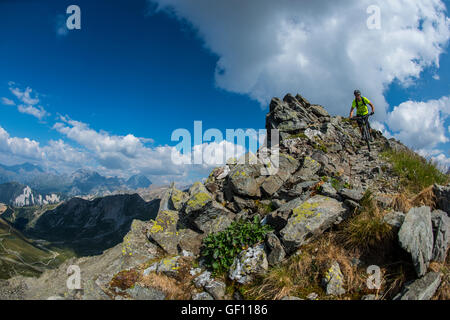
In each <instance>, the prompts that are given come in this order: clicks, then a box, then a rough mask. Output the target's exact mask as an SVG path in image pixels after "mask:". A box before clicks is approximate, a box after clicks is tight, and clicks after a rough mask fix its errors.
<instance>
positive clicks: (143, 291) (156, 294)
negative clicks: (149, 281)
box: [126, 284, 166, 300]
mask: <svg viewBox="0 0 450 320" xmlns="http://www.w3.org/2000/svg"><path fill="white" fill-rule="evenodd" d="M126 293H127V294H128V295H129V296H130V297H131V298H132V299H134V300H164V299H165V298H166V295H165V293H164V292H162V291H161V290H158V289H155V288H147V287H143V286H141V285H139V284H136V285H135V286H134V287H133V288H131V289H128V290H127V291H126Z"/></svg>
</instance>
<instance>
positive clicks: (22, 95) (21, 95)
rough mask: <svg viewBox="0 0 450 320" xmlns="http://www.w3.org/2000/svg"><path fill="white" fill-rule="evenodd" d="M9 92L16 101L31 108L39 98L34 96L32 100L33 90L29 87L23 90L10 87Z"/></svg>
mask: <svg viewBox="0 0 450 320" xmlns="http://www.w3.org/2000/svg"><path fill="white" fill-rule="evenodd" d="M9 90H10V91H11V93H12V94H13V95H15V96H16V98H17V99H19V100H20V101H21V102H22V103H24V104H27V105H31V106H33V105H35V104H38V103H39V98H38V97H37V95H36V94H35V97H34V98H33V97H31V95H32V93H33V89H31V88H30V87H27V88H26V89H25V90H21V89H20V88H17V87H14V86H10V87H9Z"/></svg>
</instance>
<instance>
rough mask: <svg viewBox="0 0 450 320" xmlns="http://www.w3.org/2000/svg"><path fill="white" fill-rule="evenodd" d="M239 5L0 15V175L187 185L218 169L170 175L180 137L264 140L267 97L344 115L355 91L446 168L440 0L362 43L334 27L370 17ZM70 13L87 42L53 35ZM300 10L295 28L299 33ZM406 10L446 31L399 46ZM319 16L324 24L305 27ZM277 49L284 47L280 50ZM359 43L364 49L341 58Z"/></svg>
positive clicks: (1, 7)
mask: <svg viewBox="0 0 450 320" xmlns="http://www.w3.org/2000/svg"><path fill="white" fill-rule="evenodd" d="M234 2H235V1H234V0H233V1H228V2H225V1H217V2H216V3H214V4H211V3H208V1H204V0H199V1H184V2H183V1H175V0H154V1H145V0H134V1H107V0H96V1H79V0H77V1H8V0H7V1H0V33H1V34H0V39H1V41H0V70H1V71H0V98H1V99H2V101H0V127H1V128H2V131H1V132H0V150H1V153H2V154H1V155H0V162H2V163H8V164H13V163H21V162H24V161H29V162H33V163H36V164H41V165H43V166H47V167H48V166H51V167H53V168H57V169H58V170H59V171H62V172H70V171H72V170H75V169H77V168H78V167H82V166H87V167H90V168H92V169H95V170H98V171H99V172H101V173H104V174H107V175H125V176H128V175H130V174H133V173H138V172H140V173H144V174H146V175H147V176H149V177H150V178H151V179H153V180H155V181H160V182H161V183H165V182H168V181H170V180H185V181H190V180H192V179H195V178H198V177H200V176H201V175H202V174H205V173H206V172H207V171H208V170H209V169H210V168H208V167H202V168H197V169H199V170H197V171H196V170H192V169H191V168H190V167H189V166H173V165H171V164H169V163H168V161H170V159H169V155H168V154H169V152H170V150H171V146H174V145H175V143H174V142H171V134H172V132H173V131H174V130H175V129H177V128H186V129H188V130H192V129H193V122H194V121H196V120H201V121H203V127H204V129H208V128H217V129H219V130H221V131H222V132H225V129H227V128H232V129H234V128H254V129H256V130H257V129H262V128H264V122H265V114H266V113H267V112H268V102H269V100H270V97H272V96H283V95H284V94H286V93H287V92H292V93H294V94H295V93H297V92H299V93H302V94H304V95H305V96H306V97H307V98H309V99H310V100H311V101H312V102H316V103H320V104H323V105H324V106H325V107H327V109H329V110H330V112H331V113H332V114H341V115H347V113H348V107H349V105H350V103H351V99H352V92H353V89H354V88H356V87H358V88H361V90H362V91H363V94H365V95H366V96H367V97H368V98H369V99H371V100H372V101H374V102H375V106H376V107H377V111H378V110H379V112H377V115H376V118H375V119H376V126H377V128H379V129H382V130H384V132H386V134H387V135H393V136H395V137H396V138H401V139H402V141H404V142H405V143H407V144H408V145H410V146H411V147H413V148H415V149H417V150H421V152H422V153H423V154H424V155H427V156H431V157H435V158H436V159H437V160H440V161H441V163H443V164H444V165H448V164H449V160H448V158H449V157H450V153H449V149H450V148H449V145H450V144H449V142H448V137H449V136H450V132H449V131H450V127H449V125H450V123H449V122H450V121H449V120H450V118H449V117H448V114H449V113H450V107H449V102H448V99H447V97H448V96H449V94H450V90H449V89H450V88H449V83H450V81H449V76H450V68H449V64H450V56H449V54H448V53H447V51H448V39H449V30H448V28H449V22H448V14H447V13H446V12H445V11H444V9H443V7H442V6H443V2H440V1H437V0H436V1H434V0H433V1H432V2H433V6H431V7H430V6H429V5H428V4H426V3H425V2H426V1H424V3H425V4H423V6H419V5H417V6H414V7H411V8H409V7H407V8H403V9H402V12H403V13H398V12H397V11H396V10H398V8H396V7H395V6H393V7H389V6H387V5H385V4H381V3H380V6H381V9H382V10H381V13H382V15H381V17H382V23H383V24H382V28H381V30H378V31H374V32H372V33H370V32H368V31H367V30H366V28H365V26H364V24H363V22H364V21H360V23H361V25H360V26H359V27H360V28H361V33H360V34H361V35H359V33H358V28H355V27H354V26H349V27H348V28H346V27H339V26H340V24H339V23H340V22H339V18H336V17H339V14H340V12H341V11H342V12H348V14H349V15H353V14H354V15H355V16H358V10H364V11H363V12H362V13H361V14H360V15H359V16H363V17H364V16H368V15H367V14H366V12H365V8H366V7H367V6H365V7H364V4H361V2H358V3H357V4H356V2H355V4H350V3H349V4H348V5H347V7H345V6H344V5H340V6H338V5H336V4H331V5H328V4H327V3H326V2H322V1H318V2H317V3H318V4H315V5H312V4H310V3H307V2H303V3H302V2H301V1H298V2H295V5H293V2H292V1H280V2H279V5H278V6H277V7H275V8H273V7H271V6H273V3H270V2H267V1H262V2H259V4H260V5H258V6H257V7H258V9H257V10H254V8H256V7H252V6H250V5H249V6H245V7H243V8H242V10H239V6H238V5H237V3H235V5H234V6H233V3H234ZM266 2H267V3H266ZM363 2H364V1H363ZM372 2H373V1H372ZM375 2H376V1H375ZM418 2H422V1H418ZM248 3H249V4H252V3H253V4H255V5H256V3H255V1H254V0H250V1H248ZM71 4H76V5H78V6H79V7H80V8H81V25H82V28H81V30H70V31H68V30H66V31H63V32H58V30H61V29H60V28H61V27H64V25H63V24H61V23H62V22H65V19H66V17H68V15H67V14H66V13H65V11H66V8H67V7H68V6H69V5H71ZM445 4H446V5H447V6H448V2H446V3H445ZM296 10H297V11H298V12H299V13H298V17H297V16H295V18H296V19H297V18H298V21H300V23H298V22H296V23H294V24H292V23H291V21H292V20H293V19H292V17H291V15H292V12H296ZM408 10H411V12H415V10H416V11H417V12H419V17H420V15H421V14H422V15H423V17H422V18H421V19H422V20H425V21H427V19H429V21H430V24H431V25H432V26H434V25H438V27H435V28H434V27H430V28H428V29H427V27H426V26H425V27H422V26H417V27H416V28H415V29H414V28H413V31H414V33H413V34H411V38H412V39H414V38H415V37H417V38H418V39H417V41H413V40H408V41H409V42H408V41H407V40H401V41H398V40H396V39H397V38H396V37H397V35H395V29H394V28H405V30H410V29H411V25H415V21H410V20H408V19H410V18H408V17H406V15H408V16H409V15H410V12H409V11H408ZM236 11H238V12H236ZM255 11H261V12H256V13H258V15H256V13H254V12H255ZM277 12H278V13H280V14H278V15H277V14H276V13H277ZM287 12H288V13H289V15H288V13H287ZM272 14H273V16H272ZM303 14H305V15H306V14H308V15H307V16H302V15H303ZM401 14H405V17H403V16H401ZM314 15H316V17H315V21H318V22H319V23H317V26H315V25H313V24H309V25H308V19H310V18H312V17H314ZM394 16H400V22H399V24H398V23H397V24H398V25H391V21H393V17H394ZM278 17H281V18H280V21H276V19H278ZM263 18H265V20H263ZM260 19H261V20H260ZM283 19H284V20H283ZM296 19H294V20H295V21H297V20H296ZM321 19H323V21H324V22H323V23H320V21H321ZM346 19H347V18H346ZM351 19H353V20H351ZM334 20H336V21H337V22H333V23H336V24H337V26H338V27H335V28H334V30H335V31H332V32H331V31H330V30H329V29H328V25H327V24H328V23H329V21H334ZM349 20H351V21H355V20H354V18H349ZM286 21H287V22H286ZM305 25H306V26H305ZM344 25H345V23H344ZM265 28H268V30H269V31H267V30H265ZM408 28H409V29H408ZM333 32H336V33H335V34H333ZM338 32H339V33H338ZM405 32H409V31H405ZM411 32H412V31H411ZM316 33H317V34H320V35H322V36H321V38H318V37H317V36H316ZM352 33H355V34H354V35H352V36H349V34H352ZM305 35H306V36H305ZM308 36H309V38H308ZM280 37H286V40H285V43H286V44H287V45H286V46H284V45H283V44H284V43H283V42H281V44H282V45H281V46H280V45H279V44H277V43H276V41H279V39H280ZM352 37H353V38H354V39H353V40H352ZM358 37H361V39H360V40H361V41H362V43H363V44H364V48H361V49H358V50H356V52H354V56H352V55H353V51H352V52H351V53H350V54H347V56H346V57H343V55H342V57H341V56H340V52H341V51H342V52H344V51H347V52H348V50H349V49H350V48H354V45H355V42H354V41H356V40H358ZM382 37H385V38H383V39H386V38H387V39H390V38H389V37H392V41H394V40H395V42H389V41H384V40H383V45H385V46H386V47H385V48H380V46H379V44H377V41H381V40H377V39H381V38H382ZM420 37H423V38H420ZM349 38H350V39H349ZM314 39H316V40H314ZM424 39H425V40H424ZM340 41H341V42H340ZM424 41H425V43H424ZM427 41H428V42H427ZM402 42H404V43H402ZM392 43H395V46H394V45H393V44H392ZM324 44H325V45H326V49H327V50H329V51H327V50H324ZM356 44H358V43H357V42H356ZM277 45H278V47H279V48H276V46H277ZM396 46H398V47H396ZM306 47H307V48H308V49H305V48H306ZM357 48H359V47H358V46H357ZM352 50H354V49H352ZM377 50H378V51H377ZM402 50H403V51H402ZM380 51H382V52H380ZM399 51H402V52H403V54H399ZM372 55H373V57H372ZM335 56H336V57H335ZM349 56H350V58H349ZM386 57H388V58H390V59H387V58H386ZM341 59H342V60H341ZM298 61H300V62H298ZM392 61H394V62H395V63H394V62H392ZM336 62H337V63H336ZM437 62H438V63H439V66H438V65H437ZM296 63H299V65H296ZM322 69H323V70H322ZM381 69H382V71H380V70H381ZM333 75H336V77H333ZM340 77H345V78H342V79H341V78H340ZM27 88H28V93H29V98H30V99H31V101H30V99H28V100H27V95H26V92H27ZM33 99H34V101H33ZM378 107H379V109H378ZM395 107H398V108H397V111H395V112H392V111H393V110H394V108H395ZM427 108H429V109H428V110H435V111H433V112H434V115H430V112H428V111H427V112H426V117H428V116H430V119H429V126H425V127H424V128H423V130H412V129H411V127H415V126H417V125H415V123H417V122H418V121H419V123H421V122H420V120H421V119H420V118H419V119H410V116H411V115H417V114H420V112H421V111H422V110H423V109H425V110H427ZM416 110H418V111H417V112H416ZM443 110H444V111H443ZM445 110H447V111H445ZM433 112H431V113H433ZM405 123H406V124H405ZM424 123H426V121H425V122H424ZM416 129H417V128H416ZM441 131H442V132H441ZM418 134H420V135H424V138H423V139H418V138H417V135H418ZM1 139H3V140H1ZM419 140H420V143H419V142H417V141H419ZM149 158H151V159H149ZM194 171H195V172H196V173H195V174H192V172H194Z"/></svg>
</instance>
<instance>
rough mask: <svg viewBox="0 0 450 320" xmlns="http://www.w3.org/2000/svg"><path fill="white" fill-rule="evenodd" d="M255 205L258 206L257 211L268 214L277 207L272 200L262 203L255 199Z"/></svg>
mask: <svg viewBox="0 0 450 320" xmlns="http://www.w3.org/2000/svg"><path fill="white" fill-rule="evenodd" d="M255 205H256V206H257V207H258V211H259V212H261V213H262V214H269V213H271V212H272V211H275V210H276V209H277V207H276V206H275V204H274V203H273V202H269V203H264V202H261V201H259V200H255Z"/></svg>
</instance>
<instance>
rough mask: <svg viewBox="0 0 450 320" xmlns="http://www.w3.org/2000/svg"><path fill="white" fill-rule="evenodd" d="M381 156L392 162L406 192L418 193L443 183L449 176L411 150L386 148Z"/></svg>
mask: <svg viewBox="0 0 450 320" xmlns="http://www.w3.org/2000/svg"><path fill="white" fill-rule="evenodd" d="M382 156H383V157H384V158H385V159H387V160H388V161H389V162H390V163H391V164H392V169H393V171H394V173H395V174H396V175H397V176H399V177H400V179H401V184H402V185H403V186H404V187H405V189H406V190H407V191H408V192H411V193H418V192H420V191H421V190H423V189H425V188H427V187H429V186H431V185H433V184H434V183H437V184H445V183H446V182H448V181H449V177H448V176H447V175H445V174H443V173H442V172H440V171H439V169H438V168H436V166H435V165H434V163H433V162H431V161H428V160H426V159H424V158H423V157H421V156H419V155H418V154H415V153H413V152H411V151H395V150H391V149H389V150H387V151H385V152H383V153H382Z"/></svg>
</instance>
